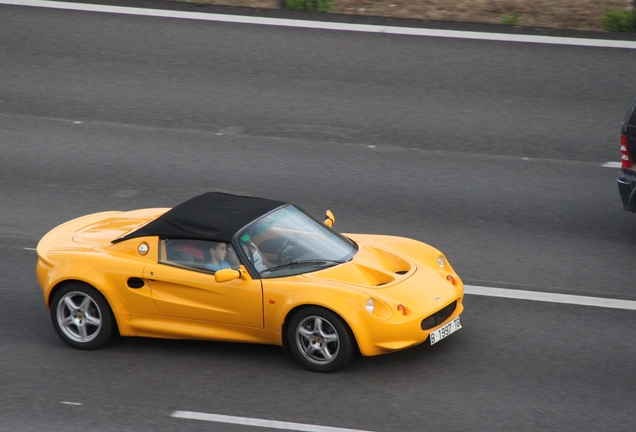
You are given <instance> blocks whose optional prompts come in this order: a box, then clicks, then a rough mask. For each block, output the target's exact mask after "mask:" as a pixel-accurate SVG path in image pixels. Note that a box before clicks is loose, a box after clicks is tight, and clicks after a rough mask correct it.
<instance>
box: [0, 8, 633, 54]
mask: <svg viewBox="0 0 636 432" xmlns="http://www.w3.org/2000/svg"><path fill="white" fill-rule="evenodd" d="M0 4H5V5H19V6H34V7H44V8H52V9H65V10H75V11H89V12H105V13H116V14H126V15H141V16H151V17H163V18H180V19H192V20H202V21H217V22H228V23H237V24H259V25H271V26H279V27H296V28H307V29H321V30H340V31H354V32H364V33H385V34H394V35H407V36H425V37H441V38H455V39H474V40H487V41H499V42H521V43H538V44H550V45H569V46H584V47H597V48H625V49H636V42H635V41H623V40H605V39H581V38H570V37H554V36H531V35H521V34H503V33H485V32H470V31H458V30H435V29H422V28H408V27H392V26H379V25H366V24H346V23H333V22H320V21H304V20H292V19H283V18H264V17H248V16H240V15H223V14H208V13H202V12H182V11H169V10H161V9H144V8H133V7H122V6H105V5H92V4H83V3H67V2H57V1H45V0H0Z"/></svg>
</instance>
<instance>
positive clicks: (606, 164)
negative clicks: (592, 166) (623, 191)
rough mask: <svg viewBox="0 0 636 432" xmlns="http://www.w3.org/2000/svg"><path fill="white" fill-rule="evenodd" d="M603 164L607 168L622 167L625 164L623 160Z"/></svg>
mask: <svg viewBox="0 0 636 432" xmlns="http://www.w3.org/2000/svg"><path fill="white" fill-rule="evenodd" d="M602 166H604V167H605V168H620V167H622V166H623V164H622V162H606V163H604V164H603V165H602Z"/></svg>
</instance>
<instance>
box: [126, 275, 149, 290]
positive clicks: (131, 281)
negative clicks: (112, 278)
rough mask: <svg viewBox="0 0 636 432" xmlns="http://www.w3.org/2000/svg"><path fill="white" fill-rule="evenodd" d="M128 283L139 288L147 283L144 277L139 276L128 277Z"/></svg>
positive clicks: (131, 286)
mask: <svg viewBox="0 0 636 432" xmlns="http://www.w3.org/2000/svg"><path fill="white" fill-rule="evenodd" d="M127 285H128V286H129V287H130V288H135V289H137V288H141V287H143V286H144V285H145V282H144V280H143V279H140V278H137V277H131V278H129V279H128V283H127Z"/></svg>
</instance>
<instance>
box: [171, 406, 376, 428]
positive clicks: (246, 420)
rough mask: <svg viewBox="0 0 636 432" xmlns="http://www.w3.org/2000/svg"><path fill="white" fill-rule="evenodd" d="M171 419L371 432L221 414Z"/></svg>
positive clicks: (193, 414) (177, 414)
mask: <svg viewBox="0 0 636 432" xmlns="http://www.w3.org/2000/svg"><path fill="white" fill-rule="evenodd" d="M170 417H175V418H182V419H189V420H203V421H209V422H215V423H225V424H238V425H244V426H255V427H263V428H269V429H282V430H291V431H301V432H371V431H364V430H361V429H345V428H338V427H329V426H319V425H312V424H305V423H291V422H283V421H275V420H263V419H257V418H251V417H234V416H227V415H220V414H206V413H200V412H194V411H175V412H173V413H172V414H170Z"/></svg>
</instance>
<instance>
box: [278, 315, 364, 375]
mask: <svg viewBox="0 0 636 432" xmlns="http://www.w3.org/2000/svg"><path fill="white" fill-rule="evenodd" d="M287 343H288V346H289V349H290V350H291V352H292V354H293V355H294V357H295V358H296V360H298V362H299V363H300V364H301V365H302V366H303V367H304V368H306V369H309V370H310V371H314V372H333V371H335V370H337V369H340V368H341V367H343V366H344V365H346V364H347V363H349V362H350V361H351V359H352V358H353V354H354V343H355V339H354V337H353V335H352V334H351V331H350V330H349V328H348V327H347V325H346V324H345V323H344V321H343V320H342V318H340V317H339V316H338V315H336V314H335V313H333V312H331V311H329V310H327V309H324V308H321V307H317V306H311V307H307V308H304V309H301V310H300V311H298V312H297V313H296V314H295V315H294V316H293V318H292V319H291V321H290V323H289V327H288V328H287Z"/></svg>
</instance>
